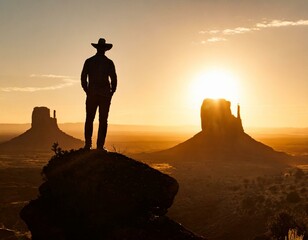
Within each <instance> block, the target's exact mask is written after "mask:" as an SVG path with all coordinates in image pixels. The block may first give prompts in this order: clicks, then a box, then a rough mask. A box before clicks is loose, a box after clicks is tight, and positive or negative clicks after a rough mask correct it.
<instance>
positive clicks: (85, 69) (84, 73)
mask: <svg viewBox="0 0 308 240" xmlns="http://www.w3.org/2000/svg"><path fill="white" fill-rule="evenodd" d="M87 77H88V64H87V61H85V63H84V65H83V69H82V72H81V86H82V88H83V90H84V91H85V92H87V91H88V82H87Z"/></svg>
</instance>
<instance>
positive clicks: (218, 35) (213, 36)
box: [199, 20, 308, 44]
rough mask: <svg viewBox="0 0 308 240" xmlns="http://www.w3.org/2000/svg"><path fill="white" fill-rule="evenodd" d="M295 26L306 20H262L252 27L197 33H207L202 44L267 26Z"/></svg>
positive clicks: (225, 39)
mask: <svg viewBox="0 0 308 240" xmlns="http://www.w3.org/2000/svg"><path fill="white" fill-rule="evenodd" d="M297 26H308V20H298V21H284V20H272V21H263V22H261V23H256V24H255V25H254V26H253V27H236V28H227V29H223V30H217V29H214V30H208V31H199V34H203V35H209V37H208V38H207V39H206V40H203V41H201V43H202V44H204V43H206V42H212V43H213V42H222V41H227V40H228V39H227V38H226V36H230V35H237V34H245V33H251V32H256V31H260V30H262V29H267V28H281V27H297Z"/></svg>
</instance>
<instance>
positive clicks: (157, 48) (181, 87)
mask: <svg viewBox="0 0 308 240" xmlns="http://www.w3.org/2000/svg"><path fill="white" fill-rule="evenodd" d="M0 32H1V38H0V56H1V58H0V67H1V68H0V69H1V70H0V107H1V116H0V123H24V122H30V118H31V112H32V109H33V107H35V106H47V107H48V108H50V109H51V110H53V109H56V110H57V115H58V121H59V122H82V121H84V118H85V106H84V102H85V94H84V93H83V91H82V89H81V86H80V72H81V69H82V66H83V63H84V61H85V59H86V58H88V57H90V56H92V55H94V54H95V49H94V48H93V47H92V46H91V43H92V42H97V41H98V39H99V38H100V37H104V38H106V40H107V42H110V43H112V44H113V45H114V47H113V48H112V49H111V50H110V51H108V52H107V54H106V55H107V56H108V57H110V58H111V59H112V60H113V61H114V63H115V65H116V70H117V74H118V91H117V92H116V94H115V95H114V98H113V100H112V106H111V111H110V118H109V122H110V123H114V124H142V125H191V124H195V125H199V122H200V120H199V119H200V118H199V114H200V113H199V109H200V106H201V98H200V94H201V95H202V94H203V92H204V96H202V98H203V97H204V98H206V97H209V96H210V93H209V89H210V86H209V85H203V84H202V83H200V81H201V82H202V81H214V82H215V81H216V82H219V81H220V85H221V86H220V87H221V89H218V90H217V86H216V89H215V90H213V91H216V92H218V93H220V94H221V95H220V97H227V98H232V99H230V100H232V101H233V102H232V105H233V106H236V104H237V102H239V103H240V105H241V110H242V112H241V113H242V118H243V124H244V126H249V127H308V44H307V42H308V1H307V0H224V1H222V0H215V1H213V0H143V1H142V0H131V1H125V0H112V1H103V0H87V1H82V0H61V1H60V0H48V1H47V0H41V1H37V0H27V1H24V0H0ZM213 71H214V72H215V71H216V73H218V78H219V76H223V77H222V78H223V79H215V76H214V77H213V78H214V79H210V80H209V79H206V78H207V77H206V76H209V73H211V72H213ZM200 79H201V80H200ZM226 81H229V82H230V81H231V85H232V86H229V85H228V84H225V82H226ZM200 92H201V93H200ZM197 95H198V97H197Z"/></svg>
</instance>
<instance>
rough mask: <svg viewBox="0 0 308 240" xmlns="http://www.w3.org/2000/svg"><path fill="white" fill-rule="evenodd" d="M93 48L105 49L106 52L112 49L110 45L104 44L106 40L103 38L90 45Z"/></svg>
mask: <svg viewBox="0 0 308 240" xmlns="http://www.w3.org/2000/svg"><path fill="white" fill-rule="evenodd" d="M91 45H92V46H93V47H95V48H96V49H97V48H105V50H106V51H108V50H110V49H111V48H112V44H111V43H106V40H105V39H104V38H100V39H99V40H98V42H97V43H91Z"/></svg>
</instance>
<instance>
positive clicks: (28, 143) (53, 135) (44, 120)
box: [0, 107, 83, 152]
mask: <svg viewBox="0 0 308 240" xmlns="http://www.w3.org/2000/svg"><path fill="white" fill-rule="evenodd" d="M55 142H58V143H59V144H60V145H61V146H62V147H63V148H64V149H71V148H80V147H82V146H83V141H81V140H80V139H77V138H74V137H72V136H70V135H68V134H66V133H64V132H63V131H61V130H60V129H59V127H58V125H57V118H56V112H55V111H54V113H53V118H52V117H50V110H49V109H48V108H47V107H35V108H34V109H33V112H32V124H31V128H30V129H29V130H27V131H26V132H24V133H23V134H21V135H19V136H17V137H15V138H13V139H11V140H10V141H8V142H5V143H2V144H0V151H14V152H16V151H49V150H50V148H51V146H52V145H53V143H55Z"/></svg>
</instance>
